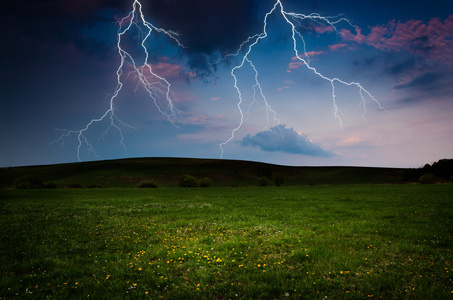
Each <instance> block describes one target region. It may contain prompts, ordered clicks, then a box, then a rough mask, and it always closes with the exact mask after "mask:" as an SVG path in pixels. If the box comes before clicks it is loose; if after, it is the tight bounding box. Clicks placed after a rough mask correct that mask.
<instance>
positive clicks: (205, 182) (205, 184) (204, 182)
mask: <svg viewBox="0 0 453 300" xmlns="http://www.w3.org/2000/svg"><path fill="white" fill-rule="evenodd" d="M211 183H212V180H211V178H209V177H205V178H202V179H200V180H198V185H199V186H200V187H210V186H211Z"/></svg>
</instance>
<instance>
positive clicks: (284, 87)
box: [277, 85, 291, 92]
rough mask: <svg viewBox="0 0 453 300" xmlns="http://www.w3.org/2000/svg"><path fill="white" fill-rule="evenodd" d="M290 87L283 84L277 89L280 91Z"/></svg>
mask: <svg viewBox="0 0 453 300" xmlns="http://www.w3.org/2000/svg"><path fill="white" fill-rule="evenodd" d="M290 88H291V87H290V86H287V85H285V86H282V87H280V88H278V89H277V91H279V92H281V91H283V90H286V89H290Z"/></svg>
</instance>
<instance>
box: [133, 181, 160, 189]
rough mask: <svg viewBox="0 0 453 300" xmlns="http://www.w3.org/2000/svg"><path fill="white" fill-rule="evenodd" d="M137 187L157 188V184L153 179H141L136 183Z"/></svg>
mask: <svg viewBox="0 0 453 300" xmlns="http://www.w3.org/2000/svg"><path fill="white" fill-rule="evenodd" d="M137 188H157V184H155V183H154V181H151V180H148V181H142V182H140V183H139V184H138V185H137Z"/></svg>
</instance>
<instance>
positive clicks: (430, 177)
mask: <svg viewBox="0 0 453 300" xmlns="http://www.w3.org/2000/svg"><path fill="white" fill-rule="evenodd" d="M435 181H436V176H434V174H432V173H428V174H424V175H422V176H420V178H419V179H418V182H420V183H422V184H430V183H434V182H435Z"/></svg>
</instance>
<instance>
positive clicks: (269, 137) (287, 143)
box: [240, 125, 335, 157]
mask: <svg viewBox="0 0 453 300" xmlns="http://www.w3.org/2000/svg"><path fill="white" fill-rule="evenodd" d="M240 144H241V145H242V146H252V147H258V148H260V149H261V150H263V151H268V152H284V153H290V154H301V155H308V156H318V157H332V156H335V155H334V153H332V152H330V151H328V150H324V149H322V148H321V147H319V146H318V145H316V144H314V143H312V142H311V141H310V140H309V139H308V137H307V136H306V135H305V134H300V135H299V134H298V133H297V132H296V131H294V129H293V128H286V126H285V125H277V126H275V127H272V128H271V129H270V130H267V131H261V132H258V133H257V134H256V135H254V136H250V135H249V134H248V135H247V136H246V137H244V138H243V139H242V141H241V142H240Z"/></svg>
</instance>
